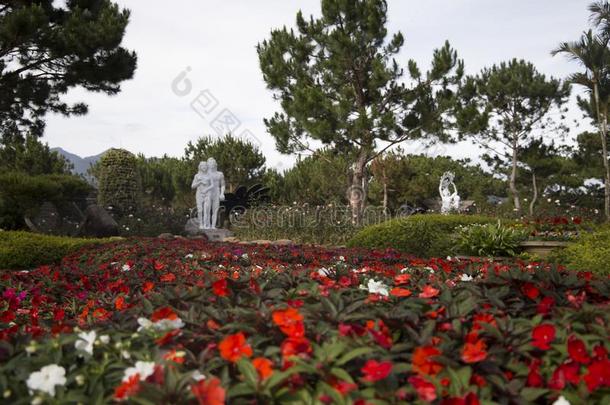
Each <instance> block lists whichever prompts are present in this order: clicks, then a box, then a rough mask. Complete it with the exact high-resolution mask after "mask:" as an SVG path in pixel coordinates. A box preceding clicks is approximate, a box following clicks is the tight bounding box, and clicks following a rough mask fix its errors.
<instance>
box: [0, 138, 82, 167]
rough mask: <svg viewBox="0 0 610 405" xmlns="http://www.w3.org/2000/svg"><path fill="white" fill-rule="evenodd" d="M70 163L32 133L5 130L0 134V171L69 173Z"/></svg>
mask: <svg viewBox="0 0 610 405" xmlns="http://www.w3.org/2000/svg"><path fill="white" fill-rule="evenodd" d="M71 169H72V165H71V164H70V163H69V162H68V161H67V160H66V159H65V158H64V157H63V156H61V155H60V154H59V153H57V152H52V151H51V150H50V149H49V146H48V145H46V144H43V143H42V142H40V140H39V139H38V138H37V137H35V136H33V135H26V136H23V135H21V134H20V133H18V132H13V131H7V132H4V133H2V134H0V172H11V171H12V172H21V173H27V174H29V175H32V176H35V175H41V174H69V173H70V172H71Z"/></svg>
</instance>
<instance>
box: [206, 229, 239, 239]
mask: <svg viewBox="0 0 610 405" xmlns="http://www.w3.org/2000/svg"><path fill="white" fill-rule="evenodd" d="M202 232H203V234H204V235H205V236H207V238H208V240H209V241H210V242H224V241H225V239H227V238H231V237H233V232H231V231H229V230H228V229H204V230H203V231H202Z"/></svg>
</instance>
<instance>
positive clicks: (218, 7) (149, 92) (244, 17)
mask: <svg viewBox="0 0 610 405" xmlns="http://www.w3.org/2000/svg"><path fill="white" fill-rule="evenodd" d="M117 2H118V3H119V4H121V5H122V6H124V7H127V8H129V9H131V22H130V24H129V26H128V28H127V34H126V37H125V40H124V45H125V46H126V47H127V48H129V49H133V50H135V51H136V52H137V54H138V69H137V71H136V73H135V78H134V79H133V80H131V81H129V82H125V83H124V84H123V86H122V88H123V91H122V92H121V93H120V94H119V95H117V96H114V97H110V96H107V95H103V94H93V93H86V92H84V91H79V90H75V91H73V92H71V93H70V94H69V99H71V100H84V101H85V102H87V103H88V104H89V107H90V112H89V114H88V115H86V116H83V117H71V118H64V117H60V116H49V119H48V124H47V131H46V135H45V138H44V140H46V141H47V142H48V143H49V145H50V146H61V147H63V148H64V149H66V150H68V151H70V152H73V153H76V154H79V155H81V156H88V155H94V154H97V153H99V152H102V151H104V150H106V149H108V148H110V147H122V148H125V149H128V150H130V151H132V152H134V153H138V152H141V153H144V154H145V155H147V156H161V155H162V154H164V153H167V154H168V155H172V156H181V155H182V154H183V151H184V147H185V145H186V143H187V142H188V141H190V140H195V139H197V138H198V137H199V136H202V135H205V134H211V135H214V136H217V135H216V132H215V129H214V126H213V124H212V123H213V122H214V120H215V118H216V117H217V116H219V115H220V116H221V117H225V115H226V113H227V111H228V112H230V113H232V114H233V115H234V117H235V118H236V119H238V120H239V122H240V123H241V124H240V126H239V128H237V129H236V133H237V134H238V135H241V134H243V136H249V137H250V136H253V137H255V138H256V139H257V140H258V141H260V143H261V147H262V149H263V152H264V153H265V155H266V157H267V160H268V162H269V164H270V165H271V166H274V167H278V168H286V167H287V166H290V165H291V162H292V161H293V158H292V157H286V156H282V155H280V154H278V153H277V152H276V151H275V146H274V141H273V139H272V138H271V136H270V135H268V134H267V133H266V131H265V127H264V124H263V118H264V117H269V116H270V115H272V113H273V112H274V111H276V110H277V108H278V107H277V105H276V104H275V103H274V102H273V100H272V98H271V93H270V92H269V91H268V90H267V89H266V87H265V84H264V82H263V80H262V75H261V73H260V70H259V67H258V58H257V54H256V49H255V47H256V45H257V43H258V42H260V41H262V40H263V39H266V38H268V36H269V33H270V31H271V29H272V28H279V27H281V26H283V25H289V26H292V25H293V24H294V21H295V16H296V13H297V11H298V10H299V9H301V10H303V12H304V13H305V14H306V15H309V14H314V15H318V14H319V6H320V1H319V0H299V1H296V0H257V1H252V0H215V1H212V0H179V1H176V2H172V4H171V7H169V6H168V3H167V2H166V1H160V0H148V1H143V0H118V1H117ZM589 3H590V1H589V0H510V1H506V0H502V1H501V0H388V8H389V10H388V17H389V32H390V33H394V32H396V31H398V30H400V31H401V32H402V33H403V34H404V36H405V38H406V41H405V46H404V48H403V50H402V53H401V55H400V56H399V62H400V63H403V64H406V62H407V60H408V59H410V58H412V59H415V60H416V61H417V62H418V63H419V64H420V68H421V69H422V70H424V69H425V68H426V66H428V65H429V63H430V60H431V55H432V50H433V49H434V48H437V47H440V46H441V45H442V44H443V42H444V41H445V40H447V39H448V40H449V41H450V42H451V45H452V46H453V47H454V48H456V49H457V51H458V53H459V56H460V57H461V58H463V59H464V61H465V63H466V70H467V72H468V73H476V72H478V71H479V70H480V69H481V68H483V67H485V66H490V65H491V64H494V63H498V62H502V61H505V60H508V59H510V58H512V57H517V58H524V59H527V60H529V61H532V62H533V63H534V64H535V65H536V66H537V68H538V69H539V70H541V71H542V72H544V73H547V74H549V75H553V76H556V77H561V78H563V77H565V76H567V75H568V74H569V73H571V72H573V71H575V70H576V69H578V68H579V67H578V66H577V65H575V64H573V63H571V62H568V61H567V60H566V59H565V58H563V57H561V56H558V57H551V55H550V51H551V49H553V48H554V47H556V46H557V44H558V43H559V42H560V41H565V40H574V39H577V38H578V36H579V35H580V33H581V32H582V31H583V30H584V29H586V28H587V24H588V17H589V13H588V11H587V5H588V4H589ZM187 69H190V70H188V71H187ZM183 72H186V73H187V75H186V76H185V77H186V79H187V80H188V82H189V83H190V85H191V89H190V92H189V91H188V90H189V89H188V88H186V87H185V83H186V82H185V81H180V85H179V86H178V87H177V89H178V90H179V91H178V92H176V91H174V90H173V87H175V86H172V83H173V82H174V80H175V79H176V78H177V77H178V76H179V75H180V74H181V73H183ZM202 92H204V93H203V95H202ZM194 100H199V101H200V103H199V104H196V106H197V111H198V112H196V111H194V109H193V108H192V106H191V104H192V102H193V101H194ZM210 110H211V111H210ZM574 116H580V114H578V113H576V112H574ZM221 121H222V120H221ZM218 122H220V121H217V124H218ZM244 131H248V132H244ZM447 153H450V154H452V155H454V156H456V157H464V156H473V157H474V156H476V155H477V154H478V151H477V149H476V148H474V147H472V146H468V145H460V146H457V147H451V148H449V149H447Z"/></svg>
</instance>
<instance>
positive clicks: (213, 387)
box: [191, 378, 225, 405]
mask: <svg viewBox="0 0 610 405" xmlns="http://www.w3.org/2000/svg"><path fill="white" fill-rule="evenodd" d="M191 392H192V393H193V395H195V398H197V401H198V402H199V405H224V403H225V390H224V388H222V386H221V385H220V380H219V379H218V378H211V379H209V380H201V381H199V382H197V383H196V384H193V385H192V386H191Z"/></svg>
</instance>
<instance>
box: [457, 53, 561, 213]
mask: <svg viewBox="0 0 610 405" xmlns="http://www.w3.org/2000/svg"><path fill="white" fill-rule="evenodd" d="M569 94H570V88H569V85H568V84H567V83H562V82H561V81H560V80H557V79H555V78H552V77H551V78H547V77H546V76H545V75H544V74H542V73H540V72H538V70H537V69H536V68H535V66H534V65H533V64H531V63H529V62H526V61H524V60H517V59H513V60H511V61H509V62H504V63H501V64H500V65H494V66H492V67H491V68H486V69H483V71H482V72H481V73H480V74H479V75H477V76H474V77H468V78H467V79H466V83H465V85H464V87H463V88H462V93H461V97H462V101H463V102H464V104H463V105H462V108H461V109H460V111H459V113H458V124H459V128H460V131H461V133H462V134H465V135H468V136H470V137H471V139H473V140H474V141H475V143H476V144H478V145H479V146H481V147H482V148H484V149H485V150H487V152H488V153H489V155H488V159H490V160H496V161H499V162H500V163H506V164H507V165H508V166H509V167H510V174H509V189H510V192H511V195H512V197H513V201H514V205H515V208H516V209H517V210H521V203H520V198H519V191H518V188H517V173H518V170H517V169H518V163H519V151H520V149H521V148H523V147H525V146H527V145H528V144H529V143H530V142H531V141H532V140H533V139H534V138H535V137H536V136H540V134H541V132H542V131H548V130H549V129H550V128H551V126H552V124H553V123H554V122H555V120H553V119H552V118H551V114H550V113H551V112H552V111H553V108H554V107H556V108H557V109H560V107H561V106H562V105H563V103H564V102H565V101H566V99H567V97H568V96H569Z"/></svg>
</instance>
